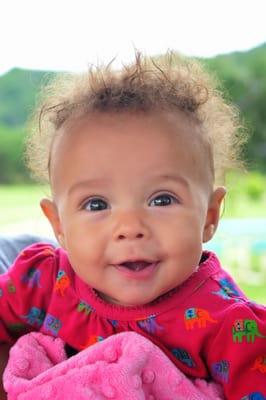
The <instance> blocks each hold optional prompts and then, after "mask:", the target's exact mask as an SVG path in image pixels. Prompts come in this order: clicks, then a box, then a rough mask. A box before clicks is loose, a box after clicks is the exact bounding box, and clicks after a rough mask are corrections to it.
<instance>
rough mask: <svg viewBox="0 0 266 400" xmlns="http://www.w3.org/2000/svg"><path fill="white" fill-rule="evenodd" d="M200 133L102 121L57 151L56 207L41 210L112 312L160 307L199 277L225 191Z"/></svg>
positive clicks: (83, 124)
mask: <svg viewBox="0 0 266 400" xmlns="http://www.w3.org/2000/svg"><path fill="white" fill-rule="evenodd" d="M197 129H198V128H197V127H196V125H195V123H192V122H190V121H189V120H188V119H187V117H186V116H185V115H184V114H182V113H180V115H179V116H171V115H166V114H165V115H163V114H160V115H145V114H137V115H129V114H124V115H120V114H119V115H115V114H100V115H94V116H90V117H88V118H87V119H82V120H79V121H75V122H72V123H71V124H69V125H68V126H66V127H65V128H64V130H62V131H61V132H59V133H60V135H59V137H58V138H57V139H56V141H55V144H54V147H53V151H52V163H51V183H52V188H53V192H54V202H53V203H51V202H49V201H48V200H44V201H43V202H42V207H43V210H44V212H45V214H46V215H47V216H48V218H49V219H50V221H51V223H52V225H53V228H54V230H55V233H56V235H57V237H58V239H59V241H60V243H61V245H62V246H63V247H64V248H65V249H66V250H67V252H68V255H69V259H70V262H71V264H72V266H73V269H74V270H75V271H76V273H77V275H79V276H80V277H81V278H82V279H83V280H84V281H85V282H87V283H88V284H89V285H91V286H92V287H94V288H95V289H96V290H97V291H98V293H99V294H100V295H101V296H102V297H104V298H105V299H106V300H108V301H109V302H113V303H118V304H122V305H125V306H130V305H141V304H146V303H148V302H151V301H152V300H155V299H156V298H158V297H159V296H160V295H162V294H164V293H166V292H168V291H169V290H171V289H173V288H175V287H176V286H178V285H180V284H181V283H182V282H184V281H185V280H186V279H187V278H188V277H189V276H190V275H191V274H192V273H193V272H194V271H195V269H196V268H197V265H198V263H199V260H200V257H201V254H202V242H203V241H207V240H209V239H210V238H211V236H212V235H213V232H214V230H215V227H216V224H217V221H218V216H219V206H220V202H221V200H222V198H223V196H224V190H223V189H222V188H219V189H217V190H216V191H214V192H213V191H212V189H211V188H212V184H211V172H210V171H211V169H210V167H209V163H210V161H209V160H208V158H207V156H206V154H204V148H203V146H202V145H201V144H200V140H199V138H198V137H199V132H198V130H197Z"/></svg>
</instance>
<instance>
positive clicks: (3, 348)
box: [0, 344, 10, 400]
mask: <svg viewBox="0 0 266 400" xmlns="http://www.w3.org/2000/svg"><path fill="white" fill-rule="evenodd" d="M9 349H10V345H8V344H0V379H1V384H0V400H5V399H6V398H7V395H6V392H5V391H4V388H3V372H4V369H5V367H6V364H7V360H8V354H9Z"/></svg>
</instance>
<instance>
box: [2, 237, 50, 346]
mask: <svg viewBox="0 0 266 400" xmlns="http://www.w3.org/2000/svg"><path fill="white" fill-rule="evenodd" d="M55 254H56V250H55V248H54V247H53V246H51V245H50V244H44V243H38V244H34V245H32V246H30V247H28V248H26V249H25V250H23V251H22V253H20V255H19V256H18V257H17V259H16V260H15V262H14V264H13V265H12V266H11V268H10V270H9V271H8V272H6V273H5V274H2V275H1V276H0V343H10V344H12V343H13V342H14V341H15V340H16V339H17V338H18V337H19V336H21V335H23V334H25V333H27V332H29V331H33V330H39V329H40V327H41V326H42V323H43V321H44V318H45V314H46V310H47V307H48V304H49V299H50V296H51V293H52V291H53V287H54V282H55V279H56V270H57V266H56V264H57V261H56V255H55Z"/></svg>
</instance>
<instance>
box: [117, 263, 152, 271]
mask: <svg viewBox="0 0 266 400" xmlns="http://www.w3.org/2000/svg"><path fill="white" fill-rule="evenodd" d="M122 265H123V267H125V268H128V269H133V270H134V271H141V270H142V269H144V268H146V267H147V266H148V265H150V263H148V262H146V261H136V262H126V263H124V264H122Z"/></svg>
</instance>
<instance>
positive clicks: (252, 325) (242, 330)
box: [232, 319, 266, 343]
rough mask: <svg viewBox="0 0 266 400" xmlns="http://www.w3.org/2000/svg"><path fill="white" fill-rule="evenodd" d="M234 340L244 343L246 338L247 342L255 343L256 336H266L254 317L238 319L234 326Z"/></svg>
mask: <svg viewBox="0 0 266 400" xmlns="http://www.w3.org/2000/svg"><path fill="white" fill-rule="evenodd" d="M232 334H233V341H234V342H235V343H236V342H238V343H242V341H243V338H246V341H247V343H250V342H251V343H254V341H255V338H256V337H257V338H266V336H264V335H262V334H261V333H260V332H259V327H258V324H257V322H256V321H255V320H253V319H237V320H236V321H235V322H234V325H233V327H232Z"/></svg>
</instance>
